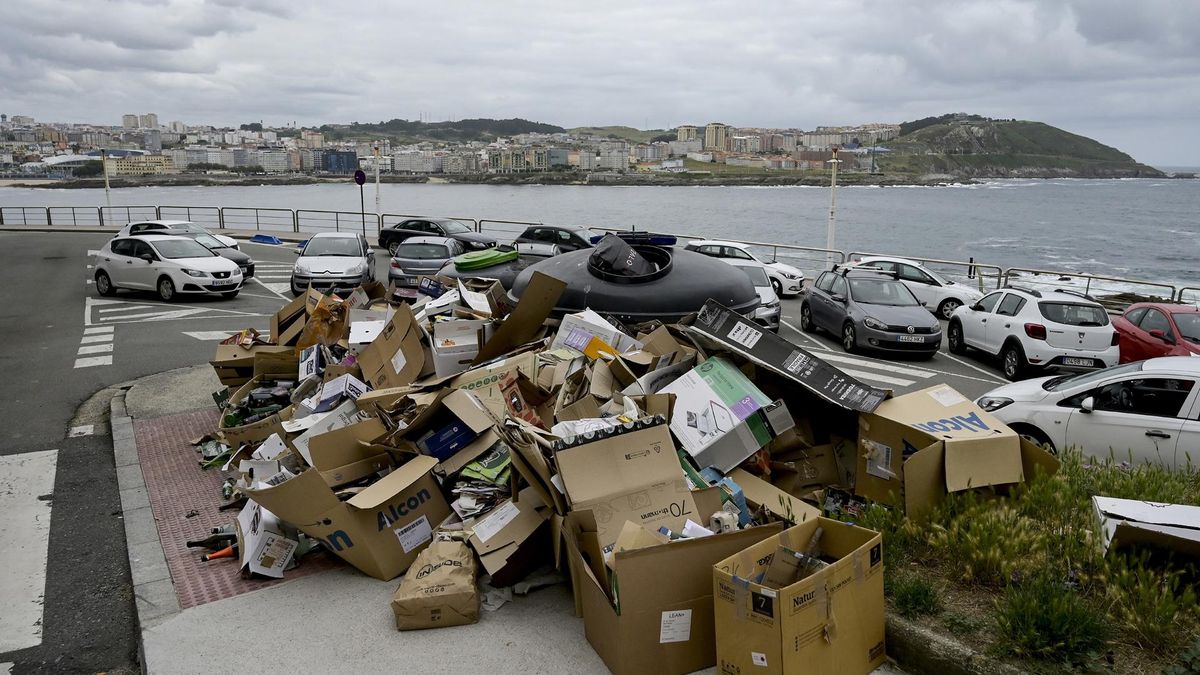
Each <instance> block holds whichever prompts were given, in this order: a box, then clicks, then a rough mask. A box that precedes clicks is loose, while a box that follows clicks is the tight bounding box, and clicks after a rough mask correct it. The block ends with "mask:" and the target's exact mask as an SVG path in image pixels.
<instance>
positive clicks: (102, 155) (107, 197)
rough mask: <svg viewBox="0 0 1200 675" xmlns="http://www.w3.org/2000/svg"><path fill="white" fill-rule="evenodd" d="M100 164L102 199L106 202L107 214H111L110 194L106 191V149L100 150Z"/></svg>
mask: <svg viewBox="0 0 1200 675" xmlns="http://www.w3.org/2000/svg"><path fill="white" fill-rule="evenodd" d="M100 165H101V166H102V167H104V201H105V202H106V203H107V204H108V215H109V216H110V217H111V216H112V194H110V193H109V191H108V150H101V151H100Z"/></svg>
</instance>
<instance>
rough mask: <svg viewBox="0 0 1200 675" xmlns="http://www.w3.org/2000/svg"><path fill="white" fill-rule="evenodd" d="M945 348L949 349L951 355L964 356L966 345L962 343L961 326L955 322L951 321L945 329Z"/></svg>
mask: <svg viewBox="0 0 1200 675" xmlns="http://www.w3.org/2000/svg"><path fill="white" fill-rule="evenodd" d="M946 346H947V348H949V349H950V353H951V354H966V353H967V343H965V342H963V330H962V324H961V323H959V322H957V321H951V322H950V325H949V326H948V327H947V328H946Z"/></svg>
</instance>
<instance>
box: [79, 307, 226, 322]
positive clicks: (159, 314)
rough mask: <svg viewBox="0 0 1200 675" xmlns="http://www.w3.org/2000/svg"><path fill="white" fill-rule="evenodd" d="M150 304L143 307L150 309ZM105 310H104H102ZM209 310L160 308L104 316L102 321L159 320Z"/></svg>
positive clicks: (177, 317)
mask: <svg viewBox="0 0 1200 675" xmlns="http://www.w3.org/2000/svg"><path fill="white" fill-rule="evenodd" d="M149 307H150V306H147V307H144V308H143V309H149ZM100 311H104V310H100ZM204 311H207V310H206V309H171V310H167V311H163V310H158V311H155V312H145V313H143V314H121V315H119V316H116V315H114V316H102V317H100V320H101V321H128V320H129V319H140V320H142V321H158V320H162V319H182V318H183V317H186V316H192V315H193V314H199V313H201V312H204Z"/></svg>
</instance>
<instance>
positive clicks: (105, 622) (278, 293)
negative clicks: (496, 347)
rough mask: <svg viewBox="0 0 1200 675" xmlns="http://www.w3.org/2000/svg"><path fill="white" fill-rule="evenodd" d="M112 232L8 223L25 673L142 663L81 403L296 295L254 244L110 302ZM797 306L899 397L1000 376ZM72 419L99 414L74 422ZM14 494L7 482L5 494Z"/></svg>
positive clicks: (833, 353) (191, 356)
mask: <svg viewBox="0 0 1200 675" xmlns="http://www.w3.org/2000/svg"><path fill="white" fill-rule="evenodd" d="M108 238H109V235H106V234H86V233H3V232H0V250H3V251H4V254H5V255H4V259H5V265H3V266H0V284H2V285H3V288H6V289H8V292H7V293H6V294H5V302H4V304H3V305H2V306H0V344H3V345H4V347H3V349H2V350H0V367H2V368H3V372H4V374H5V377H4V378H0V401H2V403H0V414H2V416H0V419H2V420H3V423H2V425H0V439H2V441H3V442H0V459H3V458H6V457H8V456H16V455H24V454H26V453H35V452H43V451H56V468H55V470H54V471H55V473H54V479H53V491H52V493H51V494H37V495H33V497H36V498H37V500H38V501H39V502H48V503H50V504H51V505H52V508H51V510H50V514H51V516H50V526H49V536H48V543H43V544H42V545H41V547H42V550H45V551H47V555H46V557H45V560H44V561H42V560H37V561H35V562H36V565H35V567H41V566H44V570H45V584H44V585H45V588H44V596H43V597H42V599H41V600H42V602H43V604H44V611H43V614H42V617H41V619H40V620H41V622H42V624H41V625H42V635H41V643H40V644H37V645H35V646H27V647H24V648H21V649H16V650H11V651H7V652H5V651H3V650H2V648H0V672H2V671H3V670H4V668H5V666H6V664H13V665H12V666H11V668H12V672H18V673H22V672H50V671H54V672H63V671H72V672H83V671H88V672H100V671H121V670H135V671H136V670H137V669H138V663H137V637H136V636H137V629H136V619H135V616H134V611H133V600H132V597H131V585H130V580H129V569H128V564H127V561H126V553H125V545H124V537H123V524H122V523H121V521H120V502H119V498H118V492H117V486H116V472H115V469H114V467H113V456H112V440H111V437H110V436H109V435H108V431H107V426H105V424H104V423H103V422H104V419H105V418H104V415H102V414H100V413H98V412H97V410H106V409H107V401H106V400H101V401H100V405H92V406H90V408H91V410H90V412H87V413H86V414H84V412H83V411H80V406H81V404H84V402H85V401H87V400H88V399H89V398H91V397H92V396H93V394H96V393H97V392H101V391H102V390H105V389H106V388H111V387H112V386H114V385H117V384H119V383H122V382H127V381H129V380H133V379H136V378H139V377H143V376H146V375H151V374H155V373H159V372H162V371H165V370H170V369H173V368H181V367H185V366H192V365H196V364H200V363H204V362H207V361H208V360H209V359H210V358H211V357H212V354H213V351H214V342H215V340H216V339H217V337H218V336H219V335H220V334H222V333H229V332H232V331H236V330H239V329H241V328H245V327H255V328H258V329H260V330H262V331H264V332H265V330H266V328H267V325H268V320H269V317H270V315H271V314H272V313H274V311H275V310H276V309H278V307H279V306H280V305H281V304H282V303H283V302H285V301H286V300H289V299H290V298H291V295H290V293H288V292H287V276H288V270H290V267H291V265H292V262H293V261H294V260H295V258H294V255H293V254H292V252H291V249H290V247H271V246H265V245H256V244H249V243H246V244H243V250H245V251H246V252H248V253H250V254H251V255H252V256H254V258H255V260H256V261H258V268H257V270H256V277H257V278H256V280H255V281H254V282H252V283H251V284H250V285H249V286H247V287H246V288H245V290H243V291H242V293H241V294H240V295H239V296H238V297H237V298H235V299H232V300H223V299H215V298H199V299H188V300H184V301H181V302H177V303H170V304H168V303H163V302H161V301H159V300H158V299H157V297H155V296H153V295H152V294H149V293H129V292H121V293H119V294H118V295H117V296H116V297H115V298H101V297H99V296H98V295H97V294H96V292H95V290H94V288H93V286H92V285H91V284H90V283H89V280H91V278H92V270H91V269H90V267H89V265H90V264H91V259H90V253H89V252H90V251H92V250H95V249H98V248H100V247H101V246H102V245H103V243H104V242H105V241H106V240H107V239H108ZM387 263H388V260H387V257H386V255H380V254H377V262H376V265H377V269H376V278H378V279H386V278H387V267H386V266H387ZM799 309H800V304H799V302H798V301H796V300H786V301H784V320H785V325H784V326H783V327H782V328H781V335H783V336H784V337H786V338H787V339H789V340H791V341H793V342H795V343H796V344H798V345H800V346H802V347H804V348H806V349H810V350H812V351H814V352H815V353H816V354H817V355H818V356H821V357H823V358H826V359H828V360H829V361H831V362H832V363H834V364H835V365H837V366H838V367H840V368H842V369H843V370H846V371H847V372H848V373H850V374H851V375H854V376H856V377H859V378H860V379H863V380H865V381H867V382H869V383H871V384H874V385H877V386H883V387H887V388H891V389H893V390H894V391H895V392H896V393H898V394H899V393H905V392H907V391H914V390H917V389H922V388H924V387H927V386H932V385H934V384H937V383H940V382H946V383H949V384H951V385H952V386H953V387H955V388H956V389H958V390H959V391H960V392H962V393H963V394H964V395H966V396H969V397H972V398H974V397H976V396H979V395H981V394H983V393H984V392H986V391H988V390H990V389H991V388H993V387H995V386H998V385H999V384H1001V383H1003V379H1002V378H1001V377H1000V376H999V374H998V372H997V370H996V368H995V366H994V364H991V363H988V362H986V361H979V360H975V359H974V358H973V357H968V358H966V359H964V358H961V357H957V356H952V355H950V354H947V353H945V352H944V351H943V352H941V353H939V354H938V355H937V356H936V357H935V358H934V359H932V360H928V361H917V360H904V361H896V360H891V359H887V358H880V357H878V356H872V355H860V354H853V355H848V354H845V353H844V352H843V351H842V350H841V348H840V347H839V346H838V344H837V343H836V341H835V339H834V338H833V337H832V336H829V335H825V334H818V335H807V334H803V333H801V332H800V331H799V330H798V326H799V320H798V316H799ZM85 408H87V407H85ZM72 420H74V424H75V425H76V426H80V425H81V424H80V423H81V421H83V422H87V421H89V420H92V421H93V422H94V423H93V426H92V428H91V429H90V430H88V429H75V430H74V432H73V431H72V428H71V427H72V424H73V422H72ZM5 496H6V495H5V494H4V492H3V491H2V490H0V500H2V499H4V497H5ZM4 527H6V526H5V525H0V535H3V533H4V532H5V531H6V530H5V529H4ZM7 527H12V528H17V527H20V524H19V523H15V524H11V525H7ZM39 555H40V554H39ZM34 571H35V572H38V573H40V570H34ZM6 572H7V571H6ZM35 591H36V589H35ZM6 600H7V598H6ZM2 621H3V619H0V622H2ZM4 625H5V624H3V623H0V627H2V626H4ZM3 637H4V636H3V635H0V645H3V644H5V643H4V642H3V640H2V638H3Z"/></svg>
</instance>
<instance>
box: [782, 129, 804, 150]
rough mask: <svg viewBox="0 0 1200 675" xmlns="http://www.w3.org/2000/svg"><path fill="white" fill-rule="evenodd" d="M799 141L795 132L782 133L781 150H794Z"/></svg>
mask: <svg viewBox="0 0 1200 675" xmlns="http://www.w3.org/2000/svg"><path fill="white" fill-rule="evenodd" d="M799 143H800V138H799V137H798V136H797V135H796V134H793V133H785V134H783V150H784V151H785V152H791V151H793V150H795V149H796V147H797V145H798V144H799Z"/></svg>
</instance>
